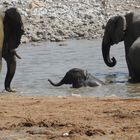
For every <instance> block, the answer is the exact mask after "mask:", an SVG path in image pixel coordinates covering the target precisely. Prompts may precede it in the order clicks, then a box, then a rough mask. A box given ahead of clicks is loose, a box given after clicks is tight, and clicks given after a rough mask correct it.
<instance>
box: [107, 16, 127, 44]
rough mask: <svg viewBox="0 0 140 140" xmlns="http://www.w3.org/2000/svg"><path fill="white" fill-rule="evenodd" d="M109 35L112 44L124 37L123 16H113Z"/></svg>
mask: <svg viewBox="0 0 140 140" xmlns="http://www.w3.org/2000/svg"><path fill="white" fill-rule="evenodd" d="M111 21H112V22H111V26H110V37H111V41H112V44H117V43H119V42H121V41H123V39H124V33H125V30H126V20H125V17H123V16H115V17H113V18H112V19H111Z"/></svg>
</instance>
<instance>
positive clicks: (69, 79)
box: [48, 68, 86, 88]
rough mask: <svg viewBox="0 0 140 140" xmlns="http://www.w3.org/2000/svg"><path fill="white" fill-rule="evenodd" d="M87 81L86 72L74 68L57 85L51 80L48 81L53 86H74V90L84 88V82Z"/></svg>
mask: <svg viewBox="0 0 140 140" xmlns="http://www.w3.org/2000/svg"><path fill="white" fill-rule="evenodd" d="M85 80H86V76H85V72H84V70H82V69H78V68H73V69H71V70H69V71H68V72H67V73H66V75H65V76H64V77H63V79H62V80H61V81H60V82H58V83H57V84H55V83H53V82H52V81H51V80H50V79H48V81H49V82H50V84H52V85H53V86H61V85H63V84H72V87H73V88H79V87H82V86H84V81H85Z"/></svg>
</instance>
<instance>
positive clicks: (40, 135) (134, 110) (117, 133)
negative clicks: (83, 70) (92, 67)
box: [0, 95, 140, 140]
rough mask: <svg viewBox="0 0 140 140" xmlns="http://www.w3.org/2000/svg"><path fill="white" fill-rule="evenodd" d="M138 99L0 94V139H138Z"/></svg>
mask: <svg viewBox="0 0 140 140" xmlns="http://www.w3.org/2000/svg"><path fill="white" fill-rule="evenodd" d="M139 139H140V99H120V98H93V97H61V98H60V97H27V96H16V95H6V96H0V140H139Z"/></svg>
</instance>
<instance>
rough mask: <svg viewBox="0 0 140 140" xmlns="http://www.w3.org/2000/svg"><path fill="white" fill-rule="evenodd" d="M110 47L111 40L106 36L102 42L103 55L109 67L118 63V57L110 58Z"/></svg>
mask: <svg viewBox="0 0 140 140" xmlns="http://www.w3.org/2000/svg"><path fill="white" fill-rule="evenodd" d="M110 47H111V42H110V40H109V39H107V38H106V36H104V38H103V42H102V55H103V59H104V62H105V64H106V65H107V66H109V67H114V66H115V65H116V59H115V58H114V57H112V58H110Z"/></svg>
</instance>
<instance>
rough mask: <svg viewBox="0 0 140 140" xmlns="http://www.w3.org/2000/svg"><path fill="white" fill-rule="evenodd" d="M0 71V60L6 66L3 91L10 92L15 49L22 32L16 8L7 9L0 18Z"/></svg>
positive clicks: (0, 65)
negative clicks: (0, 22) (4, 62)
mask: <svg viewBox="0 0 140 140" xmlns="http://www.w3.org/2000/svg"><path fill="white" fill-rule="evenodd" d="M0 20H1V21H2V24H0V26H1V27H0V40H1V41H0V71H1V67H2V58H4V60H5V61H6V64H7V73H6V77H5V82H4V85H5V90H7V91H8V92H12V91H13V90H12V89H11V81H12V79H13V77H14V74H15V71H16V57H17V58H20V57H19V56H18V55H17V53H16V48H17V47H18V46H19V45H20V40H21V36H22V34H23V32H24V29H23V23H22V19H21V16H20V14H19V12H18V10H17V9H16V8H9V9H7V10H6V11H5V13H4V17H3V18H0Z"/></svg>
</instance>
